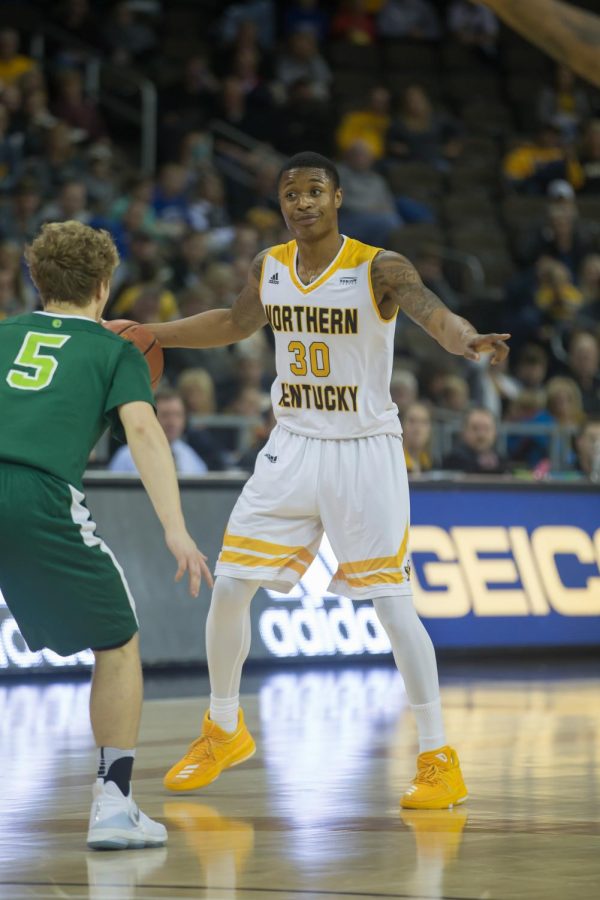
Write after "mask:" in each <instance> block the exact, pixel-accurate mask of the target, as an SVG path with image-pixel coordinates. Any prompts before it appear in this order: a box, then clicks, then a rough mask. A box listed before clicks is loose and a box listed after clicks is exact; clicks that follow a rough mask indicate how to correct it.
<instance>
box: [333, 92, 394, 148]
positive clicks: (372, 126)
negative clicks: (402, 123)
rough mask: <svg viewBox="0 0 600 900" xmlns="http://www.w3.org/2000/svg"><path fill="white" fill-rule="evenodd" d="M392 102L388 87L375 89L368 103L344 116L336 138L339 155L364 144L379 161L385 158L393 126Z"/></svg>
mask: <svg viewBox="0 0 600 900" xmlns="http://www.w3.org/2000/svg"><path fill="white" fill-rule="evenodd" d="M390 99H391V95H390V92H389V90H388V89H387V88H386V87H383V86H381V85H380V86H378V87H374V88H372V89H371V91H370V93H369V98H368V101H367V102H366V103H361V104H359V105H357V106H356V107H355V108H354V109H350V110H349V111H348V112H347V113H345V115H344V116H342V120H341V122H340V124H339V126H338V129H337V131H336V135H335V138H336V145H337V149H338V152H339V153H341V154H342V155H343V154H344V153H346V151H347V150H348V148H349V147H351V146H352V144H353V143H354V142H355V141H357V140H362V141H365V142H366V143H367V144H368V145H369V147H370V148H371V150H372V152H373V156H374V158H375V159H377V160H378V159H382V158H383V156H384V155H385V150H386V140H387V133H388V130H389V127H390V124H391V118H390Z"/></svg>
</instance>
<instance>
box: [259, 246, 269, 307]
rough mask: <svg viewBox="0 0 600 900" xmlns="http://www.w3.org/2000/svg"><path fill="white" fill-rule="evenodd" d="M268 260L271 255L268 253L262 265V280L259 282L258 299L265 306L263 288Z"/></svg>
mask: <svg viewBox="0 0 600 900" xmlns="http://www.w3.org/2000/svg"><path fill="white" fill-rule="evenodd" d="M268 258H269V253H268V252H267V253H265V255H264V256H263V258H262V263H261V265H260V278H259V280H258V299H259V300H260V302H261V303H262V305H263V306H264V305H265V304H264V303H263V298H262V286H263V281H264V277H265V268H266V265H267V259H268Z"/></svg>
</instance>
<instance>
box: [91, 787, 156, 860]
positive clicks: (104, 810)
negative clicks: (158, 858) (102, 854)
mask: <svg viewBox="0 0 600 900" xmlns="http://www.w3.org/2000/svg"><path fill="white" fill-rule="evenodd" d="M166 842H167V829H166V828H165V826H164V825H161V824H160V822H154V821H153V820H152V819H150V818H148V816H147V815H146V814H145V813H143V812H142V811H141V809H140V808H139V807H138V805H137V803H135V802H134V800H133V797H132V795H131V790H130V791H129V796H128V797H125V796H123V794H122V793H121V791H120V790H119V788H118V787H117V785H116V784H115V783H114V781H107V782H103V781H101V780H98V781H97V782H96V784H95V785H94V799H93V802H92V811H91V813H90V827H89V829H88V836H87V845H88V847H90V848H91V849H92V850H142V849H143V848H145V847H162V846H164V844H166Z"/></svg>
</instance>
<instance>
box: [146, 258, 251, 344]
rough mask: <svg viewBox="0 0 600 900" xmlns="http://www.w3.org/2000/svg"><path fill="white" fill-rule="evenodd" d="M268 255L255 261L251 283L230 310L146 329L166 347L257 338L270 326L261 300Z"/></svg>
mask: <svg viewBox="0 0 600 900" xmlns="http://www.w3.org/2000/svg"><path fill="white" fill-rule="evenodd" d="M265 253H266V251H265V250H263V251H262V252H261V253H259V254H258V255H257V256H256V257H255V258H254V260H253V262H252V265H251V266H250V271H249V273H248V281H247V282H246V285H245V287H244V289H243V290H242V292H241V293H240V294H239V296H238V297H237V298H236V300H235V302H234V304H233V306H232V307H231V309H209V310H207V312H203V313H198V315H196V316H189V317H188V318H187V319H177V321H175V322H165V323H164V324H160V325H159V324H152V325H147V326H146V327H147V328H149V329H150V331H151V332H152V333H153V334H154V336H155V337H157V338H158V340H159V341H160V343H161V345H162V346H163V347H224V346H225V345H226V344H235V343H236V341H241V340H243V339H244V338H246V337H249V336H250V335H251V334H254V332H255V331H258V329H259V328H262V327H263V325H266V323H267V317H266V316H265V311H264V308H263V305H262V303H261V299H260V276H261V272H262V263H263V259H264V256H265Z"/></svg>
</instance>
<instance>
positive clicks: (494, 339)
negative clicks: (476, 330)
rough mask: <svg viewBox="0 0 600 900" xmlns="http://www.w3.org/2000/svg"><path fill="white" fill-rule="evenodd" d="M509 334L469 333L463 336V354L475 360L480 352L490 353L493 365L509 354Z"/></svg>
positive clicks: (466, 357)
mask: <svg viewBox="0 0 600 900" xmlns="http://www.w3.org/2000/svg"><path fill="white" fill-rule="evenodd" d="M509 338H510V334H471V335H466V336H465V343H464V350H463V356H464V357H465V359H472V360H473V361H474V362H477V361H478V359H479V354H480V353H491V354H492V359H491V363H492V365H493V366H496V365H498V363H500V362H502V361H503V360H504V359H506V357H507V356H508V354H509V347H508V344H507V343H505V342H506V341H507V340H509Z"/></svg>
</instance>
